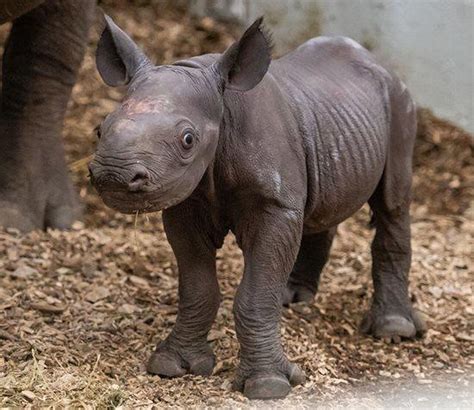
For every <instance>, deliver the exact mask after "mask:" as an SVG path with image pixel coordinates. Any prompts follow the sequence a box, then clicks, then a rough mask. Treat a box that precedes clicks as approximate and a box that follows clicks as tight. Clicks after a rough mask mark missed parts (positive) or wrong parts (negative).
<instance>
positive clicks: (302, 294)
mask: <svg viewBox="0 0 474 410" xmlns="http://www.w3.org/2000/svg"><path fill="white" fill-rule="evenodd" d="M315 293H316V292H315V291H314V290H312V289H309V288H308V287H306V286H304V285H297V284H294V283H288V285H287V286H286V289H285V290H284V292H283V306H288V305H290V303H299V302H308V303H309V302H312V301H313V299H314V295H315Z"/></svg>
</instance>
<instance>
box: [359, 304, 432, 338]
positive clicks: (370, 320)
mask: <svg viewBox="0 0 474 410" xmlns="http://www.w3.org/2000/svg"><path fill="white" fill-rule="evenodd" d="M360 329H361V331H362V333H364V334H368V335H372V336H374V337H376V338H380V339H384V340H387V341H390V342H394V343H399V342H400V341H401V340H402V339H412V338H414V337H416V336H422V335H423V334H424V333H425V331H426V325H425V323H424V321H423V319H422V318H421V316H420V315H419V314H418V313H417V312H412V314H411V317H405V316H402V315H399V314H386V315H383V314H377V313H376V312H373V311H370V312H369V313H368V314H367V315H366V316H365V317H364V319H363V321H362V323H361V326H360Z"/></svg>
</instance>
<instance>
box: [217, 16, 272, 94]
mask: <svg viewBox="0 0 474 410" xmlns="http://www.w3.org/2000/svg"><path fill="white" fill-rule="evenodd" d="M271 52H272V41H271V36H270V34H269V33H268V31H267V30H266V29H265V27H264V25H263V17H260V18H259V19H257V20H256V21H255V22H254V23H253V24H252V25H251V26H250V27H249V28H248V29H247V31H246V32H245V33H244V34H243V36H242V37H241V38H240V40H239V41H237V42H235V43H234V44H232V45H231V46H230V47H229V48H228V49H227V50H226V51H225V52H224V54H222V56H221V58H220V59H219V60H218V62H217V70H218V72H219V74H220V76H221V77H222V78H223V80H224V87H225V88H229V89H231V90H237V91H247V90H250V89H252V88H254V87H255V86H256V85H257V84H258V83H259V82H260V81H261V80H262V78H263V76H264V75H265V73H266V72H267V70H268V67H269V65H270V62H271V59H272V57H271Z"/></svg>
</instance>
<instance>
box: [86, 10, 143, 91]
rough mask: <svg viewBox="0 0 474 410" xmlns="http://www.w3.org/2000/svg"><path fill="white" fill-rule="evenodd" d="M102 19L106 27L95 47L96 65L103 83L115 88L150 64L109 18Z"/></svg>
mask: <svg viewBox="0 0 474 410" xmlns="http://www.w3.org/2000/svg"><path fill="white" fill-rule="evenodd" d="M104 17H105V23H106V25H105V28H104V31H103V32H102V35H101V37H100V40H99V43H98V45H97V51H96V57H95V58H96V65H97V69H98V70H99V73H100V76H101V77H102V79H103V80H104V82H105V83H106V84H107V85H110V86H112V87H117V86H119V85H125V84H128V83H129V82H130V80H131V79H132V78H133V76H134V75H135V74H136V73H137V72H138V70H140V69H141V68H143V67H146V66H151V65H152V64H151V62H150V60H149V59H148V58H147V57H146V56H145V54H143V52H142V51H141V50H140V49H139V48H138V46H137V45H136V44H135V42H134V41H133V40H132V39H131V38H130V37H129V36H128V35H127V34H126V33H125V32H124V31H122V29H120V27H119V26H117V25H116V24H115V23H114V21H113V20H112V19H111V18H110V17H109V16H107V15H104Z"/></svg>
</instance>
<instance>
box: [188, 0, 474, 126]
mask: <svg viewBox="0 0 474 410" xmlns="http://www.w3.org/2000/svg"><path fill="white" fill-rule="evenodd" d="M191 1H192V4H193V8H194V11H195V12H197V13H200V14H211V15H217V16H218V17H221V18H233V19H237V20H238V21H240V22H241V23H242V24H249V23H250V22H252V21H253V20H254V19H255V18H256V17H258V16H260V15H265V17H266V21H267V24H268V26H269V27H270V28H271V29H272V31H273V32H274V38H275V44H276V52H277V53H278V54H281V53H283V52H285V51H287V50H288V49H290V48H292V47H294V46H295V45H297V44H300V43H301V42H303V41H304V40H306V39H308V38H311V37H314V36H316V35H319V34H323V35H346V36H349V37H352V38H354V39H355V40H357V41H358V42H360V43H361V44H363V45H364V46H366V47H368V48H370V49H371V50H372V51H373V52H374V53H375V54H376V55H377V56H379V58H380V59H381V61H383V62H384V63H385V64H387V65H389V66H391V67H392V68H394V69H395V71H396V72H397V73H398V74H399V75H400V76H401V77H402V79H403V80H404V81H405V82H406V83H407V85H408V87H409V89H410V90H411V92H412V94H413V95H414V97H415V99H416V100H417V103H418V104H419V105H420V106H424V107H428V108H431V109H432V110H433V112H434V113H435V114H436V115H438V116H439V117H442V118H446V119H448V120H451V121H453V122H454V123H456V124H458V125H460V126H461V127H463V128H465V129H467V130H468V131H470V132H474V105H473V93H474V71H473V55H474V43H473V42H474V1H473V0H384V1H382V0H191Z"/></svg>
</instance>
